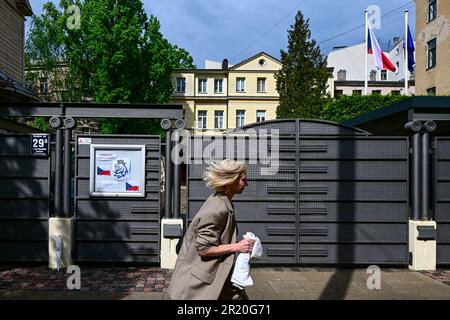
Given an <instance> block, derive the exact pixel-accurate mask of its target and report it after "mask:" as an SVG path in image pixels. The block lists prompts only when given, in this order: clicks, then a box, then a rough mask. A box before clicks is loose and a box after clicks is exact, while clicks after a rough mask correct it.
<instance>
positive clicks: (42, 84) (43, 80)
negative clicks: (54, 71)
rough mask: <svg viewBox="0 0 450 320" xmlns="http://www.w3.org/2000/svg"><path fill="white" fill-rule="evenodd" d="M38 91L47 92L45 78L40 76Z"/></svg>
mask: <svg viewBox="0 0 450 320" xmlns="http://www.w3.org/2000/svg"><path fill="white" fill-rule="evenodd" d="M39 92H40V93H47V92H48V82H47V78H42V79H41V82H40V84H39Z"/></svg>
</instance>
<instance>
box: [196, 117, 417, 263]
mask: <svg viewBox="0 0 450 320" xmlns="http://www.w3.org/2000/svg"><path fill="white" fill-rule="evenodd" d="M250 127H251V128H253V129H256V130H257V131H258V132H260V130H261V129H278V130H279V132H280V144H279V159H280V165H279V170H278V173H277V174H276V175H273V176H268V175H266V176H264V175H261V174H260V169H261V167H263V166H264V165H263V164H261V163H263V161H260V160H267V159H261V157H260V155H259V154H258V163H257V164H248V165H247V167H248V173H247V176H248V183H249V185H248V187H247V188H246V190H245V191H244V192H243V194H241V195H237V196H235V198H233V203H234V207H235V211H236V217H237V220H238V228H239V233H240V234H243V233H245V232H246V231H252V232H254V233H256V234H257V235H258V236H259V237H260V239H261V240H262V243H263V246H264V255H263V257H262V259H261V260H259V263H262V264H303V265H308V264H400V265H407V264H408V242H407V241H408V234H407V232H408V205H409V204H408V199H409V197H408V152H409V148H408V139H407V138H397V137H373V136H369V134H368V133H367V132H363V131H361V130H358V129H354V128H350V127H345V126H340V125H337V124H334V123H329V122H324V121H313V120H280V121H269V122H266V123H260V124H256V125H251V126H248V127H246V128H250ZM244 129H245V128H244ZM236 138H237V137H236ZM215 139H216V138H213V137H209V138H206V137H204V136H194V137H193V138H192V143H191V145H195V144H196V143H200V142H199V141H202V142H201V143H202V144H203V146H204V147H206V146H207V145H209V144H210V143H211V142H212V141H214V140H215ZM236 141H237V140H236ZM236 143H238V142H235V144H234V146H235V147H234V148H235V150H240V151H237V152H242V150H243V149H245V150H246V153H245V154H246V156H247V158H246V160H248V159H249V157H250V156H251V155H250V154H249V151H248V147H249V145H248V143H247V144H246V145H245V147H242V146H241V147H238V146H237V145H236ZM230 145H231V144H229V146H230ZM192 148H193V147H192ZM225 151H226V150H224V153H223V154H226V152H225ZM234 155H235V156H237V153H235V154H234ZM200 156H203V155H201V154H199V153H197V152H195V153H193V154H191V155H190V158H191V164H190V165H189V166H188V182H187V183H188V221H191V220H192V218H193V216H194V215H195V214H196V213H197V211H198V210H199V208H200V206H201V205H202V203H203V201H204V200H205V199H206V198H207V197H208V196H209V195H210V194H211V190H209V189H208V188H207V187H206V186H205V185H204V182H203V181H202V175H203V172H204V171H205V170H206V168H207V164H206V163H202V164H195V163H194V159H196V158H198V157H200ZM213 159H214V155H212V156H211V158H209V159H206V160H213ZM197 160H198V159H197ZM246 162H247V161H246ZM247 163H248V162H247ZM266 163H267V162H266Z"/></svg>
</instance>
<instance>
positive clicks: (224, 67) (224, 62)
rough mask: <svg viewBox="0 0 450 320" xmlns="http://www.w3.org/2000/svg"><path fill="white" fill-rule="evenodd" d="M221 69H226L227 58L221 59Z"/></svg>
mask: <svg viewBox="0 0 450 320" xmlns="http://www.w3.org/2000/svg"><path fill="white" fill-rule="evenodd" d="M222 70H228V59H223V61H222Z"/></svg>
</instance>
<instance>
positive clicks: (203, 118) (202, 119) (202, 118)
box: [197, 110, 208, 129]
mask: <svg viewBox="0 0 450 320" xmlns="http://www.w3.org/2000/svg"><path fill="white" fill-rule="evenodd" d="M200 113H201V114H200ZM207 121H208V111H207V110H198V111H197V128H199V129H206V128H207V124H208V122H207Z"/></svg>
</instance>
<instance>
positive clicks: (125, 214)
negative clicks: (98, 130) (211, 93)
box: [75, 135, 161, 263]
mask: <svg viewBox="0 0 450 320" xmlns="http://www.w3.org/2000/svg"><path fill="white" fill-rule="evenodd" d="M79 138H90V139H91V144H110V145H145V149H146V157H145V197H142V198H126V197H93V196H90V190H89V179H90V177H89V174H90V145H89V144H79V143H78V141H79ZM160 165H161V141H160V137H159V136H128V135H108V136H102V135H78V136H77V148H76V169H75V170H76V183H75V184H76V191H75V217H76V229H75V230H76V231H75V239H76V242H75V243H76V245H75V259H76V260H77V261H84V262H97V261H98V262H103V261H114V262H151V263H158V262H159V229H160V225H159V219H160V178H161V173H160V170H161V168H160Z"/></svg>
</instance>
